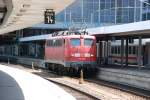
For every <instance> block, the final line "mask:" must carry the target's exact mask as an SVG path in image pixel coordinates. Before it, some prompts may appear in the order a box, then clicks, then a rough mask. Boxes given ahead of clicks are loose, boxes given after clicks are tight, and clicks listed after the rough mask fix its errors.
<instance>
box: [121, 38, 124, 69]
mask: <svg viewBox="0 0 150 100" xmlns="http://www.w3.org/2000/svg"><path fill="white" fill-rule="evenodd" d="M123 58H124V39H121V67H123V61H124V60H123Z"/></svg>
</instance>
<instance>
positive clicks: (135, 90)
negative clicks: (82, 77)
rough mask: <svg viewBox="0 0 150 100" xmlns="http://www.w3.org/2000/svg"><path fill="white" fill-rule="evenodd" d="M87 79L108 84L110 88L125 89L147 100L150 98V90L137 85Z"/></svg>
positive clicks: (104, 84)
mask: <svg viewBox="0 0 150 100" xmlns="http://www.w3.org/2000/svg"><path fill="white" fill-rule="evenodd" d="M86 81H88V82H94V83H96V84H100V85H103V86H107V87H110V88H114V89H118V90H121V91H125V92H128V93H131V94H134V95H138V96H141V97H143V98H145V99H146V100H150V91H148V90H143V89H139V88H137V87H131V86H129V85H123V84H118V83H114V82H108V81H104V80H98V79H86Z"/></svg>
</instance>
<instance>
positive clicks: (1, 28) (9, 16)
mask: <svg viewBox="0 0 150 100" xmlns="http://www.w3.org/2000/svg"><path fill="white" fill-rule="evenodd" d="M73 1H74V0H0V34H4V33H8V32H11V31H15V30H20V29H23V28H26V27H31V26H33V25H35V24H38V23H42V22H43V21H44V11H45V10H46V9H53V10H54V11H55V12H56V14H58V13H59V12H61V11H62V10H63V9H64V8H65V7H67V6H68V5H70V4H71V3H73Z"/></svg>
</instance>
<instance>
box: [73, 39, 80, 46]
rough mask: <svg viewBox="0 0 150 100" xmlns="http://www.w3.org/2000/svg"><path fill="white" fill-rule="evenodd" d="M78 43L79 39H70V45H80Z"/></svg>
mask: <svg viewBox="0 0 150 100" xmlns="http://www.w3.org/2000/svg"><path fill="white" fill-rule="evenodd" d="M80 44H81V41H80V39H75V38H74V39H71V45H72V46H80Z"/></svg>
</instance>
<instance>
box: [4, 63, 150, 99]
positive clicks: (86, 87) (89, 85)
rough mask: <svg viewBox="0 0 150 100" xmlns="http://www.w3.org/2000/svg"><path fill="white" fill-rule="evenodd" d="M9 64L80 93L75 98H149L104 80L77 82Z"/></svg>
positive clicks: (72, 79)
mask: <svg viewBox="0 0 150 100" xmlns="http://www.w3.org/2000/svg"><path fill="white" fill-rule="evenodd" d="M5 65H7V64H5ZM11 66H13V67H15V68H16V67H17V68H19V69H23V70H25V71H28V72H31V73H34V74H37V75H39V76H41V77H43V78H45V79H47V80H49V81H52V82H54V83H56V84H58V85H60V86H61V87H62V88H67V89H68V88H69V89H68V90H67V89H66V91H69V93H71V92H70V91H73V92H72V94H80V95H75V97H76V98H77V100H81V99H82V100H96V99H101V100H150V97H149V95H143V94H138V93H136V92H133V91H131V90H128V89H123V88H121V87H119V88H118V86H115V85H112V84H111V83H109V84H108V83H107V84H106V82H102V81H97V80H92V79H86V80H85V82H84V84H78V83H79V81H78V79H77V78H74V77H73V78H71V77H64V76H59V75H56V74H55V73H49V72H48V71H43V70H42V71H37V70H32V69H29V68H24V66H20V65H18V66H16V65H11ZM83 98H86V99H83ZM87 98H88V99H87Z"/></svg>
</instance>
